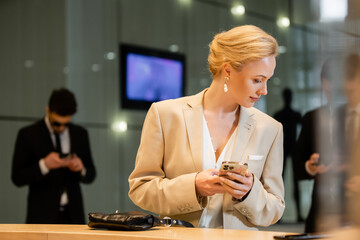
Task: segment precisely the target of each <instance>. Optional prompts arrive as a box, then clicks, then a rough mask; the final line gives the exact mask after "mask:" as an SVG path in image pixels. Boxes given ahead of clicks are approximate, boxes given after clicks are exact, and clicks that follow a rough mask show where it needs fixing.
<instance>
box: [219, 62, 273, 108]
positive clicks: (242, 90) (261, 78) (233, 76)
mask: <svg viewBox="0 0 360 240" xmlns="http://www.w3.org/2000/svg"><path fill="white" fill-rule="evenodd" d="M275 66H276V60H275V56H269V57H265V58H262V59H260V60H258V61H254V62H251V63H248V64H246V65H245V66H244V67H243V69H242V70H241V71H240V72H239V71H236V70H235V69H234V68H232V67H231V66H230V65H229V69H226V71H227V72H228V73H229V75H230V80H229V81H228V82H227V85H228V89H229V92H228V94H231V96H232V97H233V99H234V100H235V101H236V102H237V103H238V104H239V105H241V106H243V107H247V108H248V107H252V106H254V104H255V102H257V101H258V100H259V98H260V96H261V95H266V94H267V87H266V84H267V81H268V80H269V79H270V77H272V75H273V74H274V69H275ZM228 70H230V72H229V71H228ZM228 73H227V74H228Z"/></svg>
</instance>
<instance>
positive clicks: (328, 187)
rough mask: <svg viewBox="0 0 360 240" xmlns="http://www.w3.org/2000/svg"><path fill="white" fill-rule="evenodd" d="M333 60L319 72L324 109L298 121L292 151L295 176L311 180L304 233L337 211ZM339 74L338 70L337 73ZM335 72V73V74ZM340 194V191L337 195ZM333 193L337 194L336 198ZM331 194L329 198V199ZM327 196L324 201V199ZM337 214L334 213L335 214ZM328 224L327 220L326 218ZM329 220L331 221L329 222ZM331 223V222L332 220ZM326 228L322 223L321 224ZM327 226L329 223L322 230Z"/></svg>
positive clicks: (316, 228) (336, 65)
mask: <svg viewBox="0 0 360 240" xmlns="http://www.w3.org/2000/svg"><path fill="white" fill-rule="evenodd" d="M339 64H340V61H339V60H338V59H337V58H330V59H328V60H327V61H326V62H325V63H324V65H323V67H322V71H321V82H322V89H323V92H324V93H325V96H326V98H327V100H328V103H327V104H326V105H325V106H322V107H319V108H317V109H315V110H312V111H310V112H308V113H306V114H305V115H304V117H303V119H302V128H301V132H300V135H299V138H298V142H297V144H296V147H295V151H294V156H293V158H294V164H295V169H296V171H295V173H296V177H297V178H298V179H299V180H302V179H314V185H313V192H312V202H311V207H310V210H309V214H308V216H307V219H306V222H305V232H307V233H311V232H318V231H320V230H328V229H323V228H322V226H321V221H322V220H320V219H322V217H323V216H326V215H327V216H329V214H328V213H329V212H328V213H325V212H326V211H331V210H330V209H334V215H335V213H339V212H341V210H340V209H339V208H338V204H339V202H340V201H341V199H340V198H338V197H340V196H341V194H342V192H341V189H339V188H336V189H335V188H332V187H336V186H338V182H334V181H337V180H338V178H337V177H336V176H337V175H338V173H337V172H334V171H335V170H336V169H337V168H336V167H335V166H334V165H335V164H337V163H338V162H339V155H340V153H339V149H340V145H339V139H338V138H337V137H336V136H338V135H339V129H338V128H337V126H339V125H338V121H337V120H338V117H337V114H336V113H335V110H334V106H333V102H334V99H333V97H332V96H333V95H334V94H333V91H334V86H333V84H335V82H336V81H339V79H340V78H339V77H338V76H336V75H337V74H335V72H336V71H337V70H336V69H341V66H340V65H339ZM339 72H340V71H339ZM336 73H338V72H336ZM339 191H340V192H339ZM335 193H339V194H338V195H336V194H335ZM330 195H331V196H330ZM325 197H328V198H327V199H326V200H325V201H323V200H324V198H325ZM336 211H338V212H336ZM328 220H329V221H330V220H331V219H330V218H328ZM331 221H332V220H331ZM333 222H334V221H333ZM323 223H324V225H326V221H325V220H324V221H323ZM328 227H331V225H330V224H328V225H327V226H325V228H328Z"/></svg>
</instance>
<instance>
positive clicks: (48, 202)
mask: <svg viewBox="0 0 360 240" xmlns="http://www.w3.org/2000/svg"><path fill="white" fill-rule="evenodd" d="M76 110H77V103H76V100H75V96H74V94H73V93H72V92H70V91H69V90H67V89H64V88H62V89H58V90H54V91H53V92H52V94H51V96H50V99H49V104H48V106H47V107H46V116H45V117H44V118H43V119H41V120H39V121H37V122H36V123H34V124H32V125H30V126H27V127H24V128H22V129H20V131H19V133H18V136H17V139H16V144H15V150H14V155H13V163H12V174H11V178H12V181H13V183H14V184H15V185H16V186H18V187H21V186H24V185H29V193H28V203H27V217H26V223H48V224H53V223H63V224H84V223H85V218H84V217H85V216H84V207H83V199H82V194H81V189H80V184H79V183H80V182H83V183H90V182H92V181H93V180H94V179H95V167H94V164H93V160H92V156H91V151H90V144H89V137H88V133H87V130H85V129H84V128H82V127H80V126H78V125H75V124H72V123H71V122H70V121H71V118H72V116H73V115H74V114H75V113H76Z"/></svg>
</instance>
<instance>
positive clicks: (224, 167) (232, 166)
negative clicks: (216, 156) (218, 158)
mask: <svg viewBox="0 0 360 240" xmlns="http://www.w3.org/2000/svg"><path fill="white" fill-rule="evenodd" d="M239 169H240V174H241V175H242V176H245V174H246V170H247V169H248V164H247V163H244V164H241V163H239V162H223V163H222V164H221V167H220V170H219V176H225V175H226V173H227V172H234V171H237V172H238V170H239Z"/></svg>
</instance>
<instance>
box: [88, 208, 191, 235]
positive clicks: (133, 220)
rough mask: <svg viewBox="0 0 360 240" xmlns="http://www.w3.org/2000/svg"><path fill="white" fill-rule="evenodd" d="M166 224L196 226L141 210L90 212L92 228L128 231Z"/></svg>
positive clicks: (90, 225) (167, 225) (168, 225)
mask: <svg viewBox="0 0 360 240" xmlns="http://www.w3.org/2000/svg"><path fill="white" fill-rule="evenodd" d="M161 225H164V226H166V227H170V226H173V225H181V226H185V227H194V226H193V225H192V224H191V223H189V222H186V221H183V220H176V219H171V218H169V217H165V218H163V219H161V218H159V217H156V216H154V215H152V214H148V213H144V212H141V211H131V212H124V213H112V214H104V213H98V212H91V213H89V224H88V226H89V227H90V228H105V229H110V230H125V231H126V230H127V231H129V230H130V231H141V230H147V229H150V228H152V227H156V226H161Z"/></svg>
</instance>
